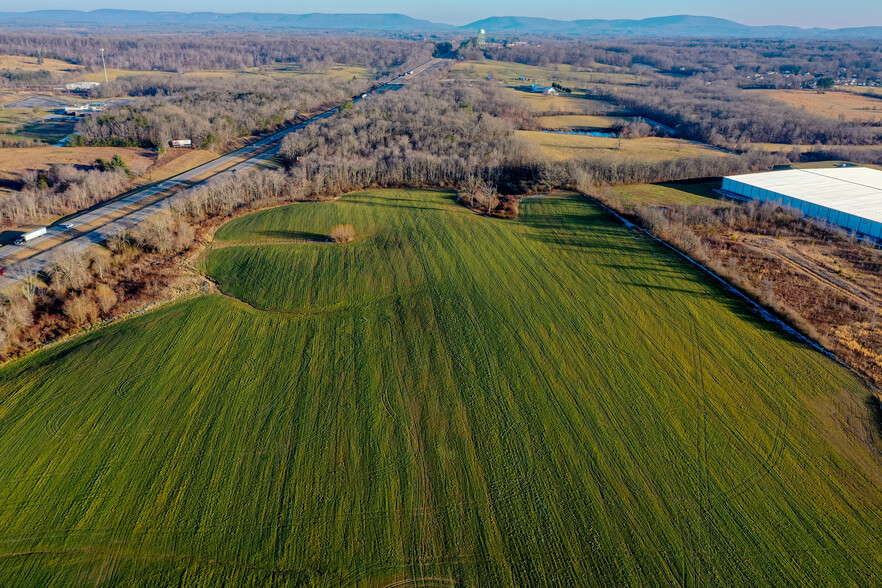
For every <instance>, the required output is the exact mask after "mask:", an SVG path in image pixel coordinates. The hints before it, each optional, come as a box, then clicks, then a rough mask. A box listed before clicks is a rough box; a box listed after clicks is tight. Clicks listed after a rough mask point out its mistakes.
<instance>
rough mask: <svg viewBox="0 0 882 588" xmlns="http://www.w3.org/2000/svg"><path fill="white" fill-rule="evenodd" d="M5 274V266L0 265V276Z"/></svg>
mask: <svg viewBox="0 0 882 588" xmlns="http://www.w3.org/2000/svg"><path fill="white" fill-rule="evenodd" d="M5 275H6V268H5V267H0V276H5Z"/></svg>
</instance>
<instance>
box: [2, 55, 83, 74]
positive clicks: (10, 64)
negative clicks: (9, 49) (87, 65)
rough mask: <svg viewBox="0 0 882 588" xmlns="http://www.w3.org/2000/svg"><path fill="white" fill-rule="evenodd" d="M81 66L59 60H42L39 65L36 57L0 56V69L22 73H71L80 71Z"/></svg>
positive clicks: (46, 58)
mask: <svg viewBox="0 0 882 588" xmlns="http://www.w3.org/2000/svg"><path fill="white" fill-rule="evenodd" d="M82 67H83V66H81V65H74V64H72V63H68V62H66V61H61V60H59V59H51V58H49V57H45V58H43V63H40V62H39V60H38V59H37V58H36V57H29V56H24V55H0V69H11V70H15V69H20V70H22V71H40V70H46V71H53V72H73V71H79V70H80V69H82Z"/></svg>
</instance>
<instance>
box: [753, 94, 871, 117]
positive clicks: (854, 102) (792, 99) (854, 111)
mask: <svg viewBox="0 0 882 588" xmlns="http://www.w3.org/2000/svg"><path fill="white" fill-rule="evenodd" d="M750 92H758V93H760V94H762V95H763V96H766V97H768V98H774V99H775V100H780V101H781V102H785V103H786V104H788V105H789V106H792V107H793V108H798V109H800V110H805V111H807V112H810V113H812V114H815V115H818V116H823V117H826V118H832V119H834V120H840V121H843V122H851V121H858V122H882V100H879V99H878V98H873V97H871V96H864V95H860V94H855V93H852V92H825V93H823V94H819V93H817V92H815V91H813V90H750Z"/></svg>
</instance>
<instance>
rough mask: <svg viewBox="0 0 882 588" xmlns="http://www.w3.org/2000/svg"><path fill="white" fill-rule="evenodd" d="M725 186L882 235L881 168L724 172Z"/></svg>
mask: <svg viewBox="0 0 882 588" xmlns="http://www.w3.org/2000/svg"><path fill="white" fill-rule="evenodd" d="M722 188H723V191H724V192H729V193H732V194H735V195H738V196H742V197H745V198H750V199H752V200H758V201H760V202H777V203H779V204H781V205H783V206H790V207H792V208H795V209H797V210H799V211H801V212H802V213H803V214H805V215H806V216H808V217H811V218H814V219H818V220H821V221H824V222H827V223H829V224H831V225H835V226H838V227H842V228H843V229H846V230H848V231H855V232H857V233H860V234H862V235H866V236H869V237H875V238H877V239H882V171H879V170H875V169H870V168H867V167H857V166H851V167H837V168H829V169H788V170H781V171H772V172H765V173H758V174H745V175H738V176H728V177H725V178H723V186H722Z"/></svg>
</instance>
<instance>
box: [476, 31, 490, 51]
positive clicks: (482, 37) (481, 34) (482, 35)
mask: <svg viewBox="0 0 882 588" xmlns="http://www.w3.org/2000/svg"><path fill="white" fill-rule="evenodd" d="M485 43H487V32H486V31H484V29H481V30H480V31H478V36H477V37H475V45H477V46H478V47H483V46H484V44H485Z"/></svg>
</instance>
